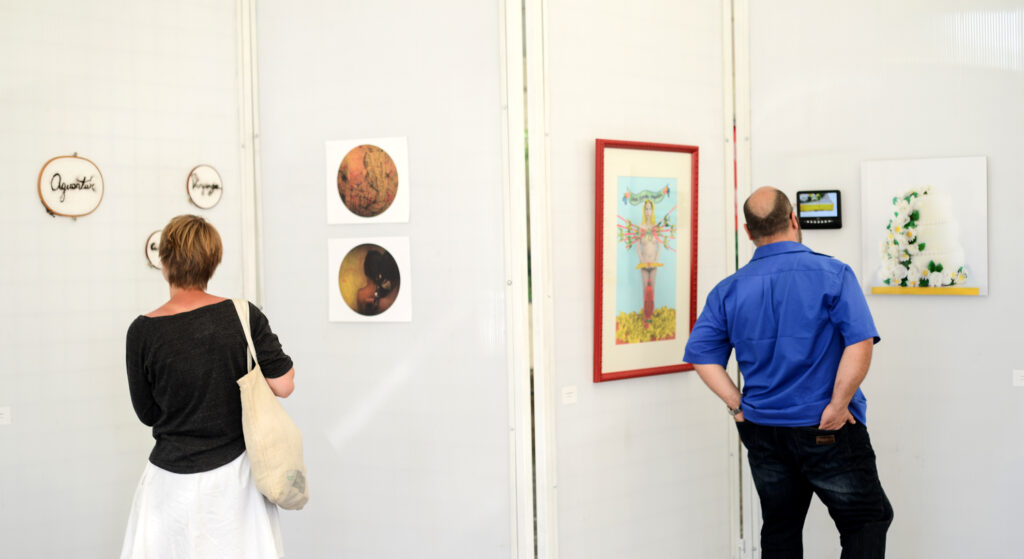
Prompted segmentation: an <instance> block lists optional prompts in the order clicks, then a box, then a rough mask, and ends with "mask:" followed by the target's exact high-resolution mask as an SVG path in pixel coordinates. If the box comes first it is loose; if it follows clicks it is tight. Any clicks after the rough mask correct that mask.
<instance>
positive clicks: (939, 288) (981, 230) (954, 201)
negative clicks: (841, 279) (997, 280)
mask: <svg viewBox="0 0 1024 559" xmlns="http://www.w3.org/2000/svg"><path fill="white" fill-rule="evenodd" d="M987 185H988V179H987V171H986V159H985V157H949V158H937V159H898V160H888V161H865V162H863V163H861V196H862V200H863V207H862V208H861V216H862V223H863V239H864V242H863V249H862V250H863V259H864V260H863V261H864V270H863V273H862V276H863V277H862V281H863V282H864V288H865V291H866V292H867V293H871V294H875V295H987V294H988V186H987Z"/></svg>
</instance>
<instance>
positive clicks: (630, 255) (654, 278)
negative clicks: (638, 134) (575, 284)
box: [594, 139, 698, 382]
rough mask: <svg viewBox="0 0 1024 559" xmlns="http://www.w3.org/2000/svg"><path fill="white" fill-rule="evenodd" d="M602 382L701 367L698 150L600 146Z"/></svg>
mask: <svg viewBox="0 0 1024 559" xmlns="http://www.w3.org/2000/svg"><path fill="white" fill-rule="evenodd" d="M595 159H596V197H595V201H596V203H595V210H596V211H595V227H594V236H595V242H594V248H595V251H594V382H603V381H608V380H617V379H624V378H632V377H640V376H648V375H658V374H664V373H674V372H679V371H687V370H693V366H692V365H690V364H688V363H684V362H682V358H683V350H684V348H685V346H686V340H687V338H688V337H689V333H690V329H691V328H693V323H694V322H695V321H696V320H697V300H696V299H697V298H696V293H697V184H698V182H697V168H698V149H697V147H696V146H685V145H676V144H658V143H646V142H631V141H621V140H605V139H598V140H597V154H596V158H595Z"/></svg>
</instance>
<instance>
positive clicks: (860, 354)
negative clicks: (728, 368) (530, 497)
mask: <svg viewBox="0 0 1024 559" xmlns="http://www.w3.org/2000/svg"><path fill="white" fill-rule="evenodd" d="M874 347H875V340H874V339H873V338H868V339H866V340H864V341H861V342H857V343H855V344H852V345H848V346H846V349H844V350H843V356H842V357H841V358H840V359H839V370H838V371H837V372H836V383H835V386H834V387H833V388H832V400H831V401H830V402H829V403H828V405H827V406H825V411H824V412H822V414H821V424H820V425H818V429H827V430H829V431H835V430H836V429H839V428H840V427H842V426H843V425H845V424H847V423H856V422H857V421H856V420H855V419H854V418H853V414H851V413H850V409H849V406H850V400H851V399H852V398H853V395H854V394H855V393H856V392H857V388H858V387H860V383H861V382H863V381H864V377H865V376H867V374H868V367H870V366H871V352H872V351H873V350H874ZM701 378H704V375H701ZM705 382H707V381H705Z"/></svg>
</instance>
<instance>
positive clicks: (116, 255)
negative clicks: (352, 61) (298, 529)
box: [0, 0, 243, 558]
mask: <svg viewBox="0 0 1024 559" xmlns="http://www.w3.org/2000/svg"><path fill="white" fill-rule="evenodd" d="M235 29H236V19H235V6H234V2H209V3H208V2H155V1H148V0H147V1H134V0H133V1H128V0H124V1H106V2H87V3H85V2H76V1H69V0H59V1H41V2H2V3H0V52H3V56H0V106H2V107H3V110H0V169H3V172H4V180H3V181H2V183H0V200H2V202H0V237H2V238H3V242H2V243H0V262H2V264H0V408H8V409H9V410H10V415H9V416H8V417H9V419H10V423H9V424H0V557H11V558H15V557H17V558H21V557H32V558H63V557H115V556H117V553H118V551H119V550H120V546H121V539H122V537H123V535H124V528H125V523H126V521H127V518H128V510H129V507H130V505H131V499H132V495H133V493H134V491H135V486H136V484H137V483H138V480H139V476H140V475H141V474H142V470H143V467H144V466H145V463H146V460H147V458H148V456H149V451H150V450H151V448H152V438H151V436H150V431H149V428H147V427H145V426H144V425H142V423H140V422H139V420H138V419H137V418H136V417H135V413H134V412H133V411H132V407H131V402H130V400H129V396H128V385H127V379H126V373H125V366H124V335H125V332H126V331H127V329H128V325H129V324H130V323H131V321H132V320H133V319H134V318H135V317H136V316H137V315H138V314H141V313H146V312H149V311H151V310H153V309H154V308H156V307H158V306H159V305H160V304H162V303H163V302H164V301H166V299H167V296H168V292H167V286H166V283H164V281H163V278H162V277H161V275H160V272H159V271H157V270H155V269H152V268H150V267H149V266H148V264H147V261H146V257H145V253H144V250H143V249H144V245H145V242H146V238H147V237H148V236H149V234H150V233H151V232H153V231H154V230H158V229H161V228H162V227H163V226H164V225H165V224H166V223H167V221H168V220H169V219H170V218H171V217H173V216H175V215H178V214H183V213H194V214H198V215H202V216H203V217H205V218H206V219H208V220H210V221H211V222H212V223H213V224H214V225H215V226H216V227H217V228H218V229H219V230H220V233H221V236H222V239H223V241H224V245H225V250H224V261H223V263H222V264H221V266H220V269H219V270H218V272H217V274H216V275H215V276H214V278H213V281H212V282H211V285H210V289H211V291H212V292H214V293H218V294H222V295H225V296H241V294H242V248H243V247H242V235H241V217H240V194H239V193H240V190H239V188H240V187H239V179H238V176H239V161H240V151H239V141H238V138H239V128H238V85H237V66H236V41H235V39H236V37H235ZM74 152H78V154H79V155H81V156H83V157H86V158H89V159H91V160H92V161H93V162H95V163H96V165H97V166H98V167H99V169H100V171H101V172H102V173H103V179H104V182H105V188H106V190H105V194H104V198H103V201H102V203H101V204H100V206H99V208H98V209H97V210H96V211H95V212H94V213H92V214H91V215H88V216H85V217H82V218H79V219H77V220H72V219H70V218H66V217H57V218H54V217H51V216H49V215H48V214H47V213H46V212H45V210H44V207H43V205H42V204H41V203H40V200H39V196H38V194H37V189H36V188H37V187H36V181H37V177H38V175H39V172H40V169H41V168H42V166H43V164H44V163H45V162H46V161H47V160H48V159H50V158H51V157H55V156H58V155H71V154H72V153H74ZM202 163H205V164H209V165H212V166H214V167H215V168H216V169H217V170H218V171H219V172H220V174H221V177H222V179H223V181H224V186H225V190H224V195H223V198H222V199H221V201H220V203H219V205H217V206H216V207H214V208H213V209H211V210H200V209H199V208H197V207H196V206H193V205H192V204H190V203H189V201H188V198H187V196H186V189H185V181H186V177H187V175H188V173H189V171H190V170H191V169H192V167H194V166H195V165H199V164H202ZM73 194H74V193H69V196H70V195H73Z"/></svg>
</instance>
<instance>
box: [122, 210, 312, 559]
mask: <svg viewBox="0 0 1024 559" xmlns="http://www.w3.org/2000/svg"><path fill="white" fill-rule="evenodd" d="M222 252H223V249H222V245H221V240H220V235H219V234H218V233H217V230H216V229H215V228H214V227H213V226H212V225H210V224H209V223H207V222H206V221H205V220H204V219H202V218H200V217H196V216H191V215H182V216H178V217H175V218H174V219H172V220H171V221H170V223H168V224H167V226H166V227H164V229H163V232H162V234H161V237H160V248H159V253H160V262H161V264H162V266H163V268H162V270H163V275H164V278H165V279H166V280H167V283H168V285H169V288H170V299H169V300H168V301H167V302H166V303H164V304H163V305H162V306H161V307H160V308H158V309H156V310H154V311H152V312H150V313H148V314H146V315H143V316H139V317H138V318H136V319H135V321H134V322H132V324H131V326H130V327H129V328H128V335H127V340H126V365H127V370H128V388H129V391H130V394H131V401H132V406H133V407H134V408H135V413H136V414H137V415H138V417H139V420H140V421H142V423H143V424H145V425H147V426H149V427H152V431H153V438H154V439H155V440H156V443H155V445H154V446H153V450H152V452H151V453H150V455H149V462H148V463H147V464H146V467H145V469H144V470H143V473H142V479H141V480H140V481H139V485H138V488H137V489H136V492H135V498H134V501H133V503H132V509H131V513H130V515H129V518H128V527H127V530H126V531H125V538H124V544H123V546H122V549H121V557H122V558H123V559H127V558H132V559H135V558H162V557H167V558H178V557H189V558H195V559H200V558H203V559H205V558H209V559H214V558H216V559H221V558H225V557H245V558H247V559H250V558H251V559H269V558H277V557H281V556H283V549H282V545H281V535H280V527H279V523H278V513H277V506H276V505H274V504H272V503H270V502H269V501H267V500H266V498H264V497H263V495H262V494H260V492H259V491H258V490H257V489H256V486H255V484H254V483H253V479H252V476H251V474H250V471H249V459H248V457H247V455H246V452H245V440H244V439H243V436H242V407H241V401H240V396H239V389H238V385H237V384H236V381H237V380H238V379H239V378H241V377H242V376H243V375H245V374H246V372H248V359H247V355H248V351H247V344H246V341H245V336H244V334H243V331H242V325H241V324H240V323H239V319H238V314H237V313H236V311H235V307H234V304H233V303H232V301H231V300H230V299H226V298H224V297H218V296H216V295H212V294H210V293H207V292H206V286H207V283H208V282H209V280H210V277H211V276H213V272H214V270H216V268H217V265H218V264H220V260H221V254H222ZM249 323H250V328H251V331H252V338H253V343H254V345H255V347H256V353H257V355H256V357H257V359H258V360H259V364H260V367H261V368H262V371H263V375H264V377H266V379H267V384H268V385H269V386H270V389H271V391H273V392H274V394H276V395H277V396H278V397H281V398H285V397H287V396H288V395H289V394H291V392H292V390H293V389H294V377H295V369H294V368H293V367H292V360H291V358H290V357H288V355H286V354H285V353H284V351H282V349H281V344H280V343H279V342H278V339H277V336H276V335H274V333H273V331H272V330H271V329H270V324H269V322H268V321H267V317H266V316H265V315H264V314H263V313H262V312H260V310H259V309H258V308H257V307H256V306H254V305H252V304H251V303H250V304H249Z"/></svg>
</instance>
